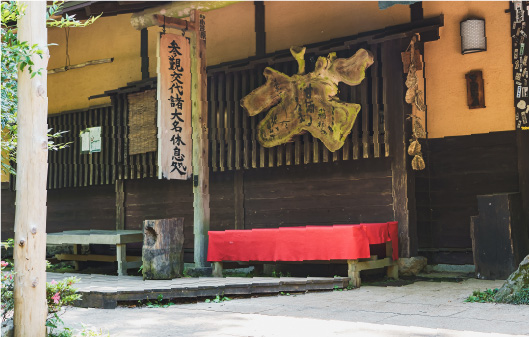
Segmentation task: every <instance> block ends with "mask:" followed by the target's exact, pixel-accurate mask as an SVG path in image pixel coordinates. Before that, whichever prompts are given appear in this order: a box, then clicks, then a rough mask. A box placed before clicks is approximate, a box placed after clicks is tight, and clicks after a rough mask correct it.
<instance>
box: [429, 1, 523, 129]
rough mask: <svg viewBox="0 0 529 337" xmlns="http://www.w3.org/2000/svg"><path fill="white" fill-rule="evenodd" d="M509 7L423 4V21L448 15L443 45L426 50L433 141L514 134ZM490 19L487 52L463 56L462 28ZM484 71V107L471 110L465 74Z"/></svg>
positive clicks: (496, 3)
mask: <svg viewBox="0 0 529 337" xmlns="http://www.w3.org/2000/svg"><path fill="white" fill-rule="evenodd" d="M508 8H509V3H508V2H507V1H487V2H478V1H465V2H462V1H461V2H459V1H453V2H446V1H443V2H441V1H424V2H423V9H424V17H425V18H428V17H433V16H437V15H439V14H441V13H442V14H444V19H445V24H444V27H443V28H441V39H440V40H438V41H434V42H428V43H426V44H425V52H424V54H425V55H424V59H425V75H426V104H427V106H428V120H427V124H428V125H427V127H428V135H429V137H430V138H441V137H447V136H460V135H470V134H479V133H488V132H494V131H506V130H514V127H515V123H514V98H513V97H514V96H513V95H514V86H513V80H512V61H511V37H510V33H511V32H510V14H508V13H505V10H506V9H508ZM468 16H475V17H479V18H483V19H485V27H486V28H485V31H486V35H487V51H485V52H479V53H473V54H466V55H462V54H461V37H460V22H461V21H462V20H464V19H466V18H467V17H468ZM471 70H481V71H482V72H483V79H484V84H485V106H486V108H483V109H469V108H468V105H467V87H466V80H465V74H466V73H468V72H469V71H471Z"/></svg>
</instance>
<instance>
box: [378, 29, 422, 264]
mask: <svg viewBox="0 0 529 337" xmlns="http://www.w3.org/2000/svg"><path fill="white" fill-rule="evenodd" d="M408 43H409V41H408V40H406V39H404V40H391V41H387V42H385V43H383V45H382V57H383V62H382V65H383V78H384V106H385V107H386V118H388V119H389V120H388V124H387V125H389V127H390V129H389V130H388V131H389V132H390V135H389V136H390V137H389V139H390V141H391V144H390V157H391V158H392V162H391V173H392V184H393V214H394V219H395V221H398V222H399V256H401V257H410V256H414V255H417V241H418V240H417V219H416V203H415V173H414V172H413V170H412V168H411V157H410V156H408V153H407V148H408V142H409V139H410V138H411V131H412V130H411V122H410V121H409V120H407V117H408V116H409V115H410V114H411V111H412V109H411V105H409V104H408V103H406V102H405V100H404V96H405V93H406V92H405V84H404V82H405V75H406V74H404V73H403V72H402V61H401V56H400V53H401V52H402V51H405V50H406V47H407V46H408Z"/></svg>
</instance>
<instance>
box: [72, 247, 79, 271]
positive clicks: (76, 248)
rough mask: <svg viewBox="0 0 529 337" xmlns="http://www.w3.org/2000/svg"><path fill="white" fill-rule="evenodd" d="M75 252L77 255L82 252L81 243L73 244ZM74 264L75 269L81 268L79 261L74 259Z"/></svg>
mask: <svg viewBox="0 0 529 337" xmlns="http://www.w3.org/2000/svg"><path fill="white" fill-rule="evenodd" d="M73 253H74V254H75V255H79V254H81V245H73ZM73 265H74V269H75V270H79V261H74V262H73Z"/></svg>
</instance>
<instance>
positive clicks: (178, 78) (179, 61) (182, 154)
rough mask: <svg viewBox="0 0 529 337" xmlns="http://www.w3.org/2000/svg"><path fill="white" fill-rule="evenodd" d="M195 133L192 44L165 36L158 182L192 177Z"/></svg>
mask: <svg viewBox="0 0 529 337" xmlns="http://www.w3.org/2000/svg"><path fill="white" fill-rule="evenodd" d="M191 133H192V128H191V59H190V48H189V41H188V40H187V39H186V38H185V37H183V36H181V35H174V34H163V35H162V36H161V38H160V40H159V45H158V178H160V179H161V178H165V179H183V180H185V179H188V178H190V177H191V175H192V168H191V159H192V158H191V157H192V148H191V146H192V140H191Z"/></svg>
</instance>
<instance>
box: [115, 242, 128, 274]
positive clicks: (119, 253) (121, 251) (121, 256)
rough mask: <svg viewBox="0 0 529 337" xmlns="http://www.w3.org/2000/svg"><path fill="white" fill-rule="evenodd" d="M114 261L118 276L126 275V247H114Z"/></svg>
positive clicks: (121, 245) (123, 245) (119, 245)
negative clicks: (116, 263) (115, 261)
mask: <svg viewBox="0 0 529 337" xmlns="http://www.w3.org/2000/svg"><path fill="white" fill-rule="evenodd" d="M116 260H117V261H118V275H119V276H123V275H127V245H126V244H117V245H116Z"/></svg>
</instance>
